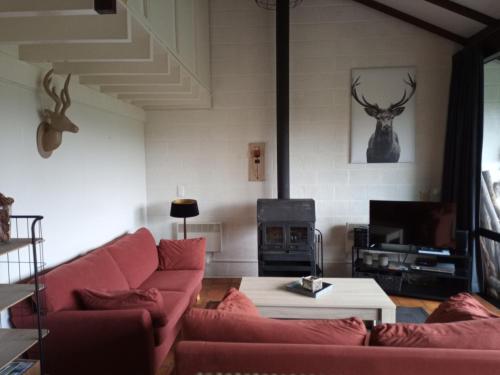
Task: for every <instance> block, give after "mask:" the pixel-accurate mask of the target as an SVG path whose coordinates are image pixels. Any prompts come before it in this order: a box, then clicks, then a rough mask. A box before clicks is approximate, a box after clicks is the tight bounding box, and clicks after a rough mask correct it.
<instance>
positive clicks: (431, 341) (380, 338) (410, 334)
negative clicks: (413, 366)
mask: <svg viewBox="0 0 500 375" xmlns="http://www.w3.org/2000/svg"><path fill="white" fill-rule="evenodd" d="M370 345H374V346H397V347H412V348H448V349H484V350H488V349H490V350H500V319H481V320H469V321H463V322H455V323H434V324H382V325H380V326H376V327H375V328H373V330H372V332H371V335H370Z"/></svg>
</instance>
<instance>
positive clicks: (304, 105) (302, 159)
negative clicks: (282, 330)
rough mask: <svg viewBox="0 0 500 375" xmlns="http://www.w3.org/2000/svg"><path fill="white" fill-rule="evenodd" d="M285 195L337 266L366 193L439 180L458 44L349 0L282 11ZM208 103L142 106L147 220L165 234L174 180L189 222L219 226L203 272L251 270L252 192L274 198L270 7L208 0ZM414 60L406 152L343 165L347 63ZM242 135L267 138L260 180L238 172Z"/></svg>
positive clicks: (398, 191) (412, 192)
mask: <svg viewBox="0 0 500 375" xmlns="http://www.w3.org/2000/svg"><path fill="white" fill-rule="evenodd" d="M291 39H292V41H291V119H290V120H291V186H292V197H294V198H302V197H305V198H314V199H315V200H316V210H317V227H318V228H319V229H321V230H322V231H323V233H324V235H325V258H326V261H327V262H328V267H329V268H328V270H327V271H328V272H329V273H330V274H336V275H341V274H343V272H344V271H345V269H346V262H347V259H349V255H348V254H347V253H346V250H345V248H346V245H345V224H346V222H354V223H359V222H367V221H368V202H369V200H370V199H402V200H405V199H411V200H414V199H418V198H419V192H420V191H424V190H425V191H426V190H430V189H432V188H439V187H440V185H441V172H442V155H443V146H444V133H445V126H446V113H447V103H448V90H449V79H450V72H451V56H452V54H453V53H454V52H455V51H456V50H457V49H458V46H457V45H455V44H454V43H451V42H449V41H447V40H444V39H442V38H439V37H437V36H435V35H433V34H430V33H427V32H425V31H422V30H420V29H417V28H415V27H413V26H411V25H408V24H406V23H403V22H400V21H398V20H396V19H394V18H391V17H388V16H386V15H383V14H381V13H378V12H376V11H373V10H371V9H369V8H366V7H364V6H362V5H359V4H357V3H354V2H352V1H349V0H328V1H322V0H307V1H304V2H303V4H302V5H301V6H300V7H299V8H297V9H294V10H293V11H292V26H291ZM211 64H212V89H213V97H214V103H213V104H214V106H213V109H211V110H196V111H195V110H187V111H168V112H149V113H148V123H147V126H146V155H147V182H148V184H147V185H148V220H149V226H150V227H151V228H152V229H153V230H154V232H155V234H156V235H157V236H158V237H170V236H171V223H172V221H173V219H171V218H169V216H168V215H169V201H170V200H171V199H173V198H175V197H176V196H177V186H178V185H182V186H184V187H185V194H186V196H187V197H193V198H196V199H198V201H199V207H200V212H201V214H200V216H199V217H198V218H195V219H192V221H200V222H204V221H220V222H223V224H224V238H223V252H222V253H221V254H217V255H215V256H214V258H213V259H212V263H211V264H210V265H209V266H208V269H207V272H208V274H209V275H219V276H223V275H255V274H256V273H257V264H256V259H257V233H256V200H257V199H258V198H264V197H275V196H276V182H275V180H276V177H275V175H276V166H275V161H274V159H275V154H276V152H275V88H274V85H275V75H274V13H273V12H268V11H265V10H262V9H259V8H257V7H256V5H255V3H254V1H253V0H212V1H211ZM387 66H416V68H417V77H418V85H419V89H418V91H417V94H416V161H415V163H412V164H396V165H366V164H365V165H359V164H358V165H354V164H349V162H348V160H349V133H350V118H349V117H350V92H349V90H350V76H351V69H352V68H367V67H387ZM249 142H266V143H267V156H268V158H267V160H266V166H267V181H265V182H260V183H259V182H248V180H247V173H248V172H247V147H248V143H249Z"/></svg>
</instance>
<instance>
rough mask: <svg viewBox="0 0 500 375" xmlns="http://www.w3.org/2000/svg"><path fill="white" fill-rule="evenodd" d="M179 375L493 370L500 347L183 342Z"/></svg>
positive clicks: (461, 374) (429, 374) (435, 374)
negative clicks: (207, 374)
mask: <svg viewBox="0 0 500 375" xmlns="http://www.w3.org/2000/svg"><path fill="white" fill-rule="evenodd" d="M175 364H176V375H196V374H199V373H223V374H235V373H241V374H244V373H250V374H273V373H275V374H301V373H304V374H316V375H318V374H329V375H360V374H362V375H368V374H370V375H386V374H405V375H422V374H425V375H443V374H454V375H470V374H481V375H495V374H498V371H499V369H500V351H497V350H458V349H420V348H419V349H415V348H385V347H384V348H383V347H368V346H334V345H298V344H251V343H227V342H225V343H222V342H201V341H183V342H180V343H179V344H178V345H177V347H176V353H175Z"/></svg>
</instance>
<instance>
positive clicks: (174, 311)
mask: <svg viewBox="0 0 500 375" xmlns="http://www.w3.org/2000/svg"><path fill="white" fill-rule="evenodd" d="M160 293H161V295H162V296H163V301H164V311H165V313H166V314H167V319H168V323H167V325H166V326H164V327H154V330H153V333H154V337H155V344H156V345H160V344H162V343H163V342H164V341H165V340H166V339H167V338H168V337H169V335H172V332H174V333H175V335H177V333H178V332H176V330H178V329H179V328H178V327H177V325H178V323H179V321H180V320H181V319H182V315H184V313H185V312H186V310H187V309H188V308H189V305H190V302H191V301H190V298H189V295H188V294H186V293H182V292H170V291H160Z"/></svg>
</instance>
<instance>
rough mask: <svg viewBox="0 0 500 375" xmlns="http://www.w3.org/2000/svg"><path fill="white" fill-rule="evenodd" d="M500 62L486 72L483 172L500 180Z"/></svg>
mask: <svg viewBox="0 0 500 375" xmlns="http://www.w3.org/2000/svg"><path fill="white" fill-rule="evenodd" d="M499 134H500V62H498V61H497V60H493V61H491V62H489V63H488V64H486V65H485V71H484V136H483V139H484V141H483V159H482V162H483V170H489V171H490V172H491V173H492V177H493V178H495V180H500V139H499V138H498V135H499Z"/></svg>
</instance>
